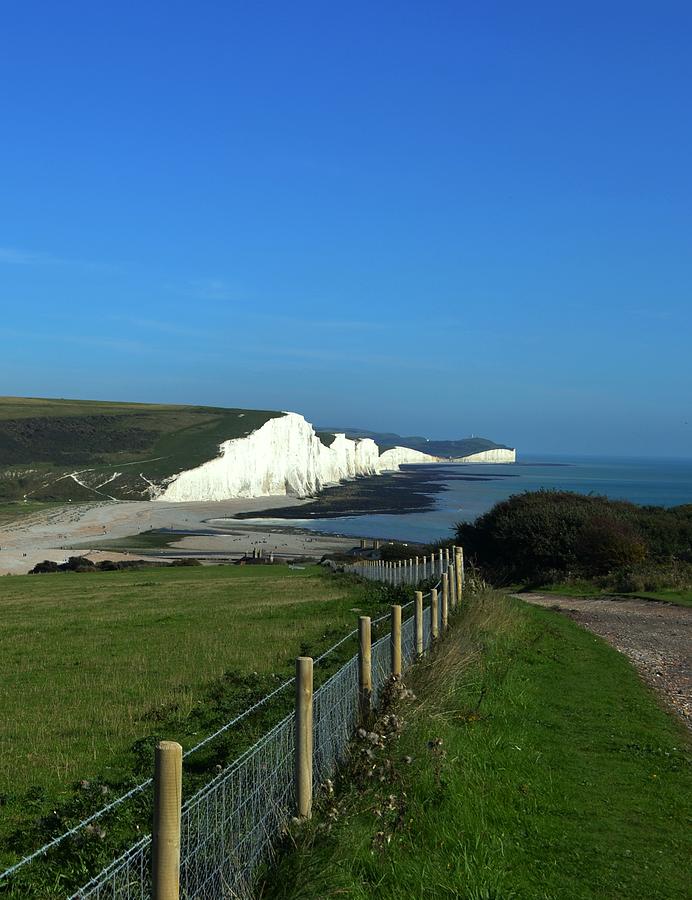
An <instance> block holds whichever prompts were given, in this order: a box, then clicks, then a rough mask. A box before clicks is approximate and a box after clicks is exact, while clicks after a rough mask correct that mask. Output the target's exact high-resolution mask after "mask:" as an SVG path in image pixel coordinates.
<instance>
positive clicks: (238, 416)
mask: <svg viewBox="0 0 692 900" xmlns="http://www.w3.org/2000/svg"><path fill="white" fill-rule="evenodd" d="M279 415H281V413H279V412H274V411H271V410H251V409H226V408H223V407H211V406H166V405H162V404H146V403H109V402H101V401H94V400H44V399H39V398H19V397H0V500H17V499H23V498H25V497H28V498H30V499H32V500H63V501H64V500H68V499H69V500H97V499H99V498H103V499H109V498H116V499H119V500H120V499H127V500H143V499H148V498H149V496H150V489H151V484H150V482H155V483H157V482H160V481H161V480H163V479H165V478H167V477H170V476H171V475H174V474H176V473H177V472H180V471H183V470H184V469H189V468H192V467H194V466H198V465H200V464H201V463H203V462H205V461H206V460H209V459H213V458H214V457H215V456H216V455H217V454H218V446H219V444H220V443H221V442H222V441H225V440H229V439H231V438H236V437H244V436H245V435H247V434H250V432H252V431H254V430H255V429H257V428H259V427H261V426H262V425H264V423H265V422H267V421H268V420H269V419H271V418H273V417H275V416H279Z"/></svg>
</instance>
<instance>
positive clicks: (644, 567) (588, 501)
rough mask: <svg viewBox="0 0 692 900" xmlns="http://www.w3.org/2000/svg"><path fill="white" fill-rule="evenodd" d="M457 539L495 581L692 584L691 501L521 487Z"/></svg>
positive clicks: (649, 586) (633, 586)
mask: <svg viewBox="0 0 692 900" xmlns="http://www.w3.org/2000/svg"><path fill="white" fill-rule="evenodd" d="M456 537H457V540H458V542H459V543H460V544H461V545H462V546H463V547H464V550H465V553H466V556H467V558H470V559H471V560H472V561H473V562H475V563H476V564H477V565H478V566H479V567H480V568H481V570H482V571H483V573H484V574H485V575H486V577H488V578H489V579H491V580H492V581H493V583H495V584H526V585H528V586H530V587H531V586H533V587H537V586H540V585H544V584H550V583H555V582H565V581H566V580H569V579H575V580H578V579H592V580H595V581H596V582H597V583H598V584H599V585H600V586H602V587H603V588H608V587H610V588H611V589H612V590H614V591H618V592H633V591H644V590H651V591H653V590H657V589H659V588H661V587H683V586H685V585H687V586H692V505H690V504H688V505H685V506H675V507H671V508H664V507H660V506H638V505H637V504H635V503H629V502H627V501H624V500H610V499H608V498H607V497H598V496H593V495H589V496H586V495H583V494H576V493H572V492H569V491H535V492H531V493H524V494H517V495H515V496H514V497H510V498H509V499H508V500H504V501H502V502H501V503H498V504H497V505H496V506H494V507H493V509H491V510H490V511H489V512H487V513H485V515H483V516H480V518H478V519H477V520H476V521H475V522H474V523H460V524H459V525H458V526H457V529H456Z"/></svg>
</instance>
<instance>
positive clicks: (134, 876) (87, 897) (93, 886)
mask: <svg viewBox="0 0 692 900" xmlns="http://www.w3.org/2000/svg"><path fill="white" fill-rule="evenodd" d="M150 898H151V836H149V835H147V837H145V838H142V840H141V841H139V842H138V843H136V844H135V845H134V847H130V849H129V850H127V852H126V853H123V855H122V856H120V857H119V858H118V859H116V860H115V861H114V862H112V863H111V864H110V865H109V866H108V867H107V868H105V869H104V870H103V871H102V872H100V873H99V874H98V875H97V876H96V877H95V878H92V880H91V881H90V882H89V883H88V884H87V885H85V886H84V887H83V888H81V890H79V891H77V893H76V894H73V895H72V897H71V898H70V900H150Z"/></svg>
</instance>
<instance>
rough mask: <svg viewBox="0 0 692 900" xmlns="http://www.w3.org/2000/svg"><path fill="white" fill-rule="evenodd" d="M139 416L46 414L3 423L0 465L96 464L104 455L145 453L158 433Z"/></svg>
mask: <svg viewBox="0 0 692 900" xmlns="http://www.w3.org/2000/svg"><path fill="white" fill-rule="evenodd" d="M133 419H135V416H134V415H133V416H128V417H125V416H116V415H113V416H108V415H98V416H64V417H61V416H45V417H38V416H37V417H32V418H23V419H6V420H5V421H3V422H2V423H0V465H17V464H22V463H26V462H27V460H30V461H31V462H48V463H54V464H56V465H60V464H70V465H81V464H92V465H93V464H94V463H95V462H97V461H98V458H99V456H100V455H102V454H110V453H117V452H123V451H125V452H128V453H141V452H143V451H144V450H146V449H147V448H149V447H151V446H152V444H153V443H154V441H155V440H156V437H157V434H156V433H155V432H153V431H151V430H149V429H146V428H143V427H141V425H139V424H137V423H136V421H132V420H133Z"/></svg>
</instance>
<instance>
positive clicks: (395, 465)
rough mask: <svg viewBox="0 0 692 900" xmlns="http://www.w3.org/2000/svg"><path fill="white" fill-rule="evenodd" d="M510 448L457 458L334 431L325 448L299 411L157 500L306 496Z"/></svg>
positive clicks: (167, 488)
mask: <svg viewBox="0 0 692 900" xmlns="http://www.w3.org/2000/svg"><path fill="white" fill-rule="evenodd" d="M514 461H515V451H514V450H500V449H498V450H484V451H483V452H481V453H474V454H472V455H471V456H468V457H462V458H460V459H455V460H447V459H444V460H443V459H440V458H439V457H437V456H431V455H429V454H428V453H422V452H421V451H420V450H411V449H409V448H408V447H393V448H391V449H390V450H385V451H384V452H383V453H380V451H379V448H378V446H377V444H376V443H375V441H373V440H372V439H371V438H357V439H355V440H352V439H351V438H347V437H346V435H345V434H336V435H335V436H334V438H333V440H332V443H331V444H330V446H328V447H327V446H326V445H325V444H324V443H323V442H322V441H321V440H320V438H319V437H318V436H317V434H316V433H315V429H314V428H313V427H312V425H311V424H310V423H309V422H307V421H306V420H305V418H304V417H303V416H301V415H299V414H298V413H292V412H287V413H284V414H283V415H281V416H277V417H275V418H272V419H269V421H268V422H266V423H265V424H264V425H262V427H261V428H258V429H257V430H256V431H254V432H252V434H249V435H247V437H242V438H234V439H233V440H228V441H224V442H223V443H222V444H221V445H220V446H219V456H217V457H216V458H215V459H210V460H209V461H208V462H205V463H203V464H202V465H201V466H197V467H196V468H194V469H188V470H187V471H184V472H180V473H179V474H178V475H174V476H173V477H172V478H170V479H168V480H167V482H166V483H165V484H164V485H163V486H162V487H161V488H160V489H159V490H158V492H157V494H156V495H155V496H154V497H153V499H155V500H168V501H173V502H181V501H205V500H230V499H232V498H234V497H268V496H281V495H287V494H291V495H295V496H298V497H309V496H312V495H313V494H315V493H317V492H318V491H320V490H321V489H322V488H323V487H325V486H327V485H330V484H338V483H339V482H340V481H344V480H347V479H349V478H356V477H357V476H359V475H379V474H380V473H382V472H393V471H397V470H398V469H399V466H401V465H406V464H410V463H432V462H458V463H465V462H514Z"/></svg>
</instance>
